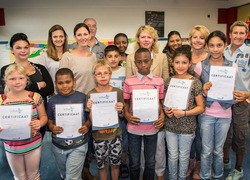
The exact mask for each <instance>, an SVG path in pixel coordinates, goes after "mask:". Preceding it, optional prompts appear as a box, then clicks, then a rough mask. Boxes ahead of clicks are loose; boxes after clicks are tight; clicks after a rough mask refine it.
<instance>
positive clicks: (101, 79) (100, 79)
mask: <svg viewBox="0 0 250 180" xmlns="http://www.w3.org/2000/svg"><path fill="white" fill-rule="evenodd" d="M94 77H95V80H96V82H97V85H99V86H107V85H109V81H110V78H111V72H109V69H108V68H107V67H105V66H99V67H97V68H96V70H95V75H94Z"/></svg>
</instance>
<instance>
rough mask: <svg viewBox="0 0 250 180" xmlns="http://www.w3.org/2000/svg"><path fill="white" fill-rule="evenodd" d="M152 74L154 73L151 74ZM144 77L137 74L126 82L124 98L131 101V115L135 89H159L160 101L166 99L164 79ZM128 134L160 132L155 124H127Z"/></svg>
mask: <svg viewBox="0 0 250 180" xmlns="http://www.w3.org/2000/svg"><path fill="white" fill-rule="evenodd" d="M151 74H152V73H151ZM151 74H149V75H148V76H143V77H142V75H141V74H139V73H138V72H137V74H136V75H133V76H130V77H129V78H127V79H126V80H125V82H124V86H123V98H124V99H130V113H131V114H133V108H132V107H133V102H132V99H133V97H132V92H133V90H134V89H158V90H159V91H158V92H159V99H164V81H163V79H162V78H160V77H158V76H155V75H151ZM127 129H128V132H129V133H131V134H136V135H153V134H155V133H157V132H158V131H159V129H157V128H155V127H154V125H153V124H139V125H133V124H130V123H128V124H127Z"/></svg>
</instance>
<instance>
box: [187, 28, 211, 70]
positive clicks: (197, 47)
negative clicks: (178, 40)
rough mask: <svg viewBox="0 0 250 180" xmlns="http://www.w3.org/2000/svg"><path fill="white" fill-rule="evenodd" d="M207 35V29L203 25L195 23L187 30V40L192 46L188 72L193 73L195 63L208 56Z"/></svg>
mask: <svg viewBox="0 0 250 180" xmlns="http://www.w3.org/2000/svg"><path fill="white" fill-rule="evenodd" d="M208 35H209V30H208V29H207V28H206V27H205V26H203V25H196V26H194V27H192V29H191V30H190V32H189V41H190V45H191V47H192V65H191V67H190V68H189V73H191V74H192V75H193V74H194V67H195V65H196V64H197V63H198V62H200V61H203V60H205V59H206V58H207V56H208V50H207V49H206V39H207V37H208Z"/></svg>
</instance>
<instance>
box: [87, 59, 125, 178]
mask: <svg viewBox="0 0 250 180" xmlns="http://www.w3.org/2000/svg"><path fill="white" fill-rule="evenodd" d="M92 73H93V76H94V78H95V81H96V83H97V86H96V87H95V88H94V89H92V90H91V91H90V92H89V93H88V94H87V108H86V111H88V112H91V113H90V118H91V120H92V126H94V124H95V125H96V122H95V121H97V119H98V122H99V123H103V122H105V123H104V124H107V126H102V125H103V124H102V125H101V128H99V129H98V130H93V131H92V136H93V145H94V152H95V158H96V161H97V168H98V174H99V179H100V180H103V179H107V166H108V163H110V168H111V177H112V179H113V180H118V178H119V165H120V164H121V158H122V136H121V134H122V129H121V126H120V121H119V120H118V127H110V128H107V127H108V124H109V122H108V120H110V119H109V118H107V116H108V115H107V113H105V112H102V111H107V110H109V111H112V112H111V113H113V111H114V110H116V111H117V112H118V113H117V112H116V111H115V113H116V114H119V117H123V104H124V100H123V96H122V91H121V90H120V89H118V88H115V87H112V86H111V85H109V81H110V78H111V74H112V70H111V67H110V65H109V64H108V63H107V62H106V61H104V60H98V61H96V62H95V63H94V65H93V70H92ZM99 93H100V95H99V96H97V95H98V94H99ZM107 94H109V95H107ZM111 94H112V95H113V94H116V95H115V96H116V99H117V103H115V104H114V106H113V107H112V109H110V108H108V107H102V108H103V109H100V110H99V111H98V112H99V116H98V117H97V119H95V117H96V116H94V115H96V114H97V113H98V112H96V111H95V110H96V109H94V107H92V105H93V103H96V104H102V103H104V102H105V103H107V102H108V100H107V99H108V98H109V96H111ZM92 95H93V97H95V98H96V97H100V99H98V101H96V100H95V99H94V100H95V101H96V102H93V99H90V97H91V96H92ZM100 117H101V118H103V119H102V122H100V121H99V119H100ZM105 118H107V119H105ZM117 118H118V117H117ZM99 127H100V126H99Z"/></svg>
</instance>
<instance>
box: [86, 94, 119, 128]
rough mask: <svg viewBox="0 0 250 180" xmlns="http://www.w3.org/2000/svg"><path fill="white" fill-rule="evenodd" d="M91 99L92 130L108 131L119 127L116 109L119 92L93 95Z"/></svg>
mask: <svg viewBox="0 0 250 180" xmlns="http://www.w3.org/2000/svg"><path fill="white" fill-rule="evenodd" d="M90 99H92V100H93V104H92V110H91V113H92V129H93V130H99V129H107V128H114V127H119V122H118V120H119V117H118V112H117V111H116V109H115V104H116V103H117V92H116V91H114V92H107V93H92V94H90Z"/></svg>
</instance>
